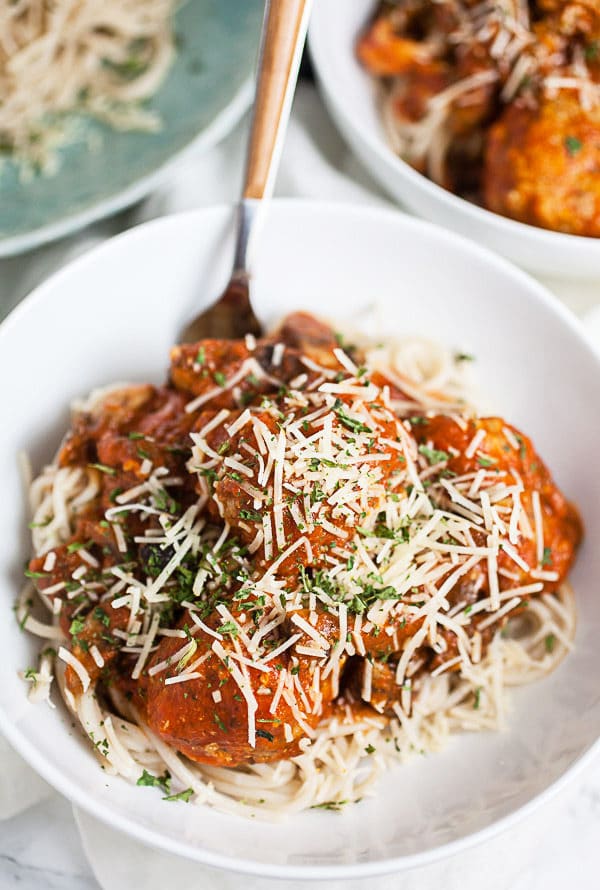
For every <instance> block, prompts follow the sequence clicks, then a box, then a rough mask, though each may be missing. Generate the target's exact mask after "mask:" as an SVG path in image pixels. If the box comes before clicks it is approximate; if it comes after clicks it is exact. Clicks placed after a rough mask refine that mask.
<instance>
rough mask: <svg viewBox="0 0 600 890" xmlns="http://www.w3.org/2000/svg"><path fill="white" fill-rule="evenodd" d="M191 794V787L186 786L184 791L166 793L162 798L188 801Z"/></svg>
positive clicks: (192, 790) (192, 791)
mask: <svg viewBox="0 0 600 890" xmlns="http://www.w3.org/2000/svg"><path fill="white" fill-rule="evenodd" d="M193 794H194V789H193V788H186V789H185V791H180V792H179V794H168V795H167V796H166V797H163V800H182V801H183V802H184V803H189V802H190V798H191V797H192V796H193Z"/></svg>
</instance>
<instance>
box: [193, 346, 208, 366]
mask: <svg viewBox="0 0 600 890" xmlns="http://www.w3.org/2000/svg"><path fill="white" fill-rule="evenodd" d="M205 361H206V351H205V349H204V346H201V347H200V349H199V350H198V352H197V353H196V358H195V359H194V362H195V363H196V364H197V365H200V367H202V365H203V364H204V362H205Z"/></svg>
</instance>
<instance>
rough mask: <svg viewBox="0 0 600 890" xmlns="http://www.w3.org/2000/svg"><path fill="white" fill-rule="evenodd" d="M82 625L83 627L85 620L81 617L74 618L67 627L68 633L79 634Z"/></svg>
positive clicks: (82, 627)
mask: <svg viewBox="0 0 600 890" xmlns="http://www.w3.org/2000/svg"><path fill="white" fill-rule="evenodd" d="M84 627H85V621H83V619H81V618H74V619H73V621H71V626H70V627H69V633H70V634H71V636H75V634H80V633H81V631H82V630H83V629H84Z"/></svg>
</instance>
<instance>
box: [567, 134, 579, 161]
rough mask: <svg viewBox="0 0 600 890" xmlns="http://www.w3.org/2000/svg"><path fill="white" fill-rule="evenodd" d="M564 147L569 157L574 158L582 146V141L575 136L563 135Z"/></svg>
mask: <svg viewBox="0 0 600 890" xmlns="http://www.w3.org/2000/svg"><path fill="white" fill-rule="evenodd" d="M565 148H566V149H567V154H568V155H569V157H571V158H574V157H575V156H576V155H578V154H579V152H580V151H581V149H582V148H583V142H582V141H581V139H578V138H577V137H576V136H565Z"/></svg>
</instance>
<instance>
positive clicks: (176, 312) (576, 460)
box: [0, 202, 600, 879]
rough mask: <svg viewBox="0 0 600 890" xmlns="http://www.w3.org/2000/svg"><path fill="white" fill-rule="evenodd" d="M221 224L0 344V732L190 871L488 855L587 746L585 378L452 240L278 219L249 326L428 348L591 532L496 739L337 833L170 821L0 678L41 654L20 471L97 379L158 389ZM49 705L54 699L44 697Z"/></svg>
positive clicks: (92, 256) (93, 278) (595, 731)
mask: <svg viewBox="0 0 600 890" xmlns="http://www.w3.org/2000/svg"><path fill="white" fill-rule="evenodd" d="M231 252H232V243H231V211H230V209H228V208H223V207H221V208H214V209H210V210H204V211H198V212H194V213H189V214H185V215H181V216H174V217H170V218H166V219H162V220H159V221H156V222H152V223H150V224H148V225H145V226H141V227H139V228H137V229H133V230H131V231H129V232H127V233H126V234H124V235H121V236H120V237H118V238H115V239H113V240H111V241H109V242H107V243H106V244H104V245H102V246H101V247H99V248H98V249H96V250H94V251H92V252H91V253H89V254H88V255H86V256H84V257H83V258H80V259H78V260H77V261H76V262H75V263H73V264H72V265H71V266H69V267H68V268H66V269H64V270H63V271H61V272H59V273H58V274H57V275H55V276H54V277H53V278H51V279H50V280H49V281H48V282H46V284H44V285H43V286H42V287H40V288H39V289H38V290H37V291H36V292H35V294H33V295H32V296H31V297H29V298H28V299H27V300H25V302H24V303H23V304H22V305H21V306H19V307H18V308H17V309H16V310H15V311H14V312H13V314H12V315H11V316H10V317H9V318H8V320H7V321H6V322H5V323H4V324H3V325H2V327H1V328H0V404H1V405H2V412H3V417H4V419H5V420H4V424H3V433H2V436H1V437H0V478H1V479H2V492H3V493H2V499H3V503H4V508H3V510H2V511H1V512H0V542H1V544H0V651H2V657H3V664H4V668H3V680H2V684H1V685H0V727H1V728H2V730H3V731H4V733H5V734H6V735H7V737H8V739H9V741H11V742H12V744H13V745H14V746H15V748H16V749H17V750H18V751H19V752H20V753H21V754H22V755H23V757H25V758H26V760H28V761H29V763H30V764H31V765H32V766H33V767H34V768H35V769H36V770H37V771H38V772H39V773H41V774H42V775H43V776H44V777H45V778H46V779H47V780H48V781H49V782H50V783H51V784H52V785H54V786H55V787H56V788H57V789H58V790H59V791H61V792H62V793H63V794H65V795H66V796H67V797H69V798H70V799H71V800H73V801H75V802H76V803H77V805H78V806H80V807H83V808H84V809H86V810H87V811H89V812H90V813H91V814H93V815H95V816H97V817H99V818H100V819H102V820H104V821H106V822H107V823H108V824H109V825H112V826H113V827H115V828H117V829H118V830H120V831H123V832H125V833H128V834H130V835H132V836H134V837H136V838H137V839H139V840H141V841H143V842H145V843H147V844H150V845H155V846H157V847H161V848H163V849H165V850H168V851H171V852H173V853H178V854H182V855H184V856H188V857H190V858H192V859H196V860H199V861H201V862H203V863H206V864H209V865H215V866H223V867H226V868H229V869H237V870H239V871H246V872H251V873H254V874H257V875H262V876H271V877H272V876H278V877H283V878H311V879H316V878H329V879H332V878H334V877H336V878H345V877H365V876H367V875H373V874H380V873H385V872H390V871H393V870H395V869H402V868H407V867H409V866H412V865H417V864H424V863H427V862H430V861H432V860H434V859H436V858H438V857H440V856H442V855H444V854H448V853H450V852H453V851H456V850H458V849H462V848H464V847H465V846H468V845H469V844H472V843H474V842H475V841H476V840H482V839H483V838H486V837H489V836H490V834H492V833H493V832H495V831H497V830H499V829H500V828H501V827H502V826H506V825H508V824H509V823H512V822H514V821H515V819H516V818H517V817H519V816H521V815H523V814H524V813H525V812H527V811H528V810H529V809H531V807H532V806H533V805H534V804H535V803H539V802H540V801H541V800H542V799H544V797H547V796H548V794H549V793H550V791H551V790H552V789H556V788H557V787H558V786H559V785H560V784H561V783H562V782H563V781H564V780H565V778H566V777H567V775H570V774H572V773H573V772H574V770H575V767H576V765H577V764H581V763H582V762H583V761H585V760H586V759H587V758H588V757H589V756H591V750H592V748H593V747H594V746H595V745H596V740H597V739H598V736H599V735H600V685H599V684H598V676H599V675H600V647H599V646H598V638H599V635H600V597H598V579H600V548H598V547H597V546H595V541H597V540H598V539H599V538H600V490H599V486H600V483H599V481H598V480H599V476H598V473H597V472H596V470H595V464H596V455H597V453H598V448H599V447H600V418H599V416H598V412H597V410H596V407H597V405H598V404H599V402H600V368H599V363H598V360H597V358H596V357H595V355H594V354H593V352H592V351H591V349H590V347H589V346H588V345H587V344H586V342H585V340H584V339H583V337H582V335H581V332H580V330H579V327H578V324H577V322H575V321H574V320H573V319H572V318H571V316H570V315H569V314H568V313H567V312H566V311H565V310H563V309H562V308H561V307H560V306H559V305H557V303H556V301H554V300H552V299H551V298H550V297H549V295H548V294H547V293H546V291H545V290H544V289H543V288H542V287H541V286H540V285H538V284H537V283H535V282H534V281H532V280H531V279H530V278H528V277H527V276H526V275H525V274H524V273H522V272H519V271H518V270H516V269H514V268H512V267H511V266H510V265H509V264H508V263H506V262H505V261H504V260H501V259H498V258H496V257H495V256H494V255H492V254H490V253H488V252H487V251H486V250H484V249H483V248H480V247H478V246H477V245H474V244H472V243H470V242H468V241H465V240H463V239H461V238H459V237H458V236H456V235H453V234H450V233H448V232H445V231H444V230H442V229H438V228H435V227H433V226H431V225H429V224H427V223H422V222H418V221H416V220H414V219H411V218H409V217H405V216H402V215H401V214H398V213H394V212H390V211H380V210H368V209H367V210H365V209H354V208H352V207H348V206H340V205H339V204H337V205H319V204H312V203H309V202H297V203H295V202H275V204H274V206H273V207H272V208H271V211H270V214H269V217H268V220H267V223H266V227H265V230H264V234H263V239H262V241H261V243H260V247H259V251H258V256H257V260H256V269H257V275H256V282H255V284H256V306H257V309H258V312H259V314H260V315H261V316H262V317H263V318H264V319H265V320H267V321H273V320H275V319H276V318H277V317H279V316H281V315H282V314H283V313H285V312H286V311H288V310H291V309H294V308H299V307H302V308H305V309H308V310H309V311H311V310H312V311H315V312H317V313H321V314H326V315H328V316H330V317H331V318H336V317H337V318H340V319H344V321H346V322H348V321H350V320H351V319H352V316H354V315H355V314H356V313H357V312H358V311H359V310H360V309H364V308H365V307H367V306H369V305H370V304H372V303H373V301H375V300H377V301H379V302H381V304H382V305H383V306H384V307H385V314H384V317H385V331H384V332H385V333H386V334H388V335H393V334H403V333H415V334H426V335H427V336H429V337H432V338H437V339H439V340H441V341H444V342H446V343H449V344H452V345H453V346H455V347H456V348H457V349H460V350H461V351H462V350H466V351H468V352H470V353H474V354H475V355H476V356H477V362H476V368H477V371H478V374H479V377H480V381H481V384H482V385H483V388H484V389H485V391H486V393H487V394H488V395H489V399H490V403H491V404H492V405H494V407H495V410H497V411H498V412H500V413H502V414H504V415H505V416H506V417H508V418H510V419H511V421H513V422H514V423H516V424H517V425H520V426H522V427H523V428H525V429H526V430H527V431H528V432H529V433H530V434H531V435H532V436H533V438H534V440H535V442H536V443H537V444H538V446H539V448H540V450H541V453H542V455H543V456H544V458H545V459H546V460H547V461H548V462H549V464H550V466H551V467H552V468H553V470H554V472H555V474H556V477H557V479H558V482H559V483H560V484H561V485H562V486H563V487H564V489H565V491H566V492H568V494H569V496H571V497H572V498H573V499H575V500H576V501H577V503H578V504H579V506H580V508H581V510H582V513H583V517H584V521H585V523H586V527H587V540H586V543H585V545H584V547H583V551H582V553H581V554H580V557H579V560H578V563H577V567H576V570H575V572H574V575H573V582H574V584H575V587H576V590H577V597H578V602H579V610H580V622H579V629H578V633H577V646H576V649H575V651H574V652H573V653H572V654H571V655H570V656H569V657H568V658H567V659H566V660H565V661H564V662H563V664H562V665H561V666H560V667H559V669H558V670H557V671H556V672H555V673H554V674H553V675H552V676H550V677H549V678H548V679H546V680H544V681H542V682H539V683H537V684H535V685H532V686H529V687H527V688H522V689H519V690H517V691H515V694H514V711H513V713H512V716H511V721H510V730H509V731H508V732H506V733H500V734H486V735H484V734H482V735H465V736H461V737H456V738H455V739H454V740H453V741H452V742H451V744H450V746H449V747H448V748H447V749H446V750H445V751H443V752H442V753H440V754H437V755H432V756H430V757H427V758H417V759H415V760H413V761H412V762H410V763H409V764H407V765H406V766H401V767H398V768H397V769H394V770H393V771H390V772H389V774H388V775H387V776H386V778H385V780H384V781H382V782H381V783H380V785H379V787H378V789H377V794H376V796H375V797H373V798H372V799H369V800H365V801H363V802H362V803H361V804H359V805H356V806H353V807H351V808H350V809H349V810H348V811H347V812H345V813H344V814H343V815H342V816H337V815H336V814H332V813H328V812H323V811H320V810H315V811H310V812H307V813H304V814H302V815H299V816H297V817H294V818H293V819H291V821H288V822H286V823H283V824H280V825H274V826H269V827H268V828H267V827H265V824H264V823H256V822H252V821H244V820H241V819H239V818H237V817H232V816H225V815H222V814H219V813H215V812H214V811H212V810H208V809H205V808H201V807H198V808H196V807H193V806H192V805H188V806H186V805H184V804H177V805H174V804H166V803H164V802H163V801H162V800H161V799H160V795H157V794H155V793H153V792H152V791H151V790H148V789H144V788H137V787H133V786H131V785H129V784H128V783H127V782H126V781H125V780H123V779H119V778H113V777H110V776H107V775H106V774H105V773H103V772H102V771H101V770H100V769H99V767H98V765H97V762H96V761H95V759H94V757H93V755H92V752H91V750H90V745H89V743H88V742H87V741H86V740H85V739H83V738H82V737H81V735H80V733H79V731H78V730H77V729H76V728H74V727H73V725H72V722H71V720H70V718H69V717H68V716H67V714H66V712H65V711H64V709H63V708H62V707H60V706H59V707H58V708H57V709H56V710H51V709H50V708H48V707H46V706H45V705H32V704H30V703H29V702H28V701H27V699H26V689H25V684H24V683H23V682H22V681H21V680H20V679H19V678H18V676H17V671H18V670H20V669H23V668H26V667H27V666H28V665H30V664H33V663H35V662H34V659H35V653H36V651H37V643H36V642H35V641H34V640H33V639H31V638H30V637H29V636H28V635H27V634H23V633H20V632H19V629H18V627H17V625H16V622H15V619H14V615H13V612H12V605H13V602H14V597H15V594H16V591H17V588H18V586H19V583H20V578H21V570H22V566H23V562H24V560H25V559H26V557H27V554H28V552H29V544H28V533H27V529H26V527H25V515H24V514H25V510H24V505H23V498H22V493H21V488H20V485H19V479H18V473H17V452H18V451H19V450H21V449H26V450H27V451H28V452H29V453H30V455H31V457H32V459H33V461H34V465H35V466H36V467H39V466H40V464H41V462H42V461H43V460H47V459H49V458H50V457H51V455H52V454H53V452H54V450H55V448H56V447H57V444H58V442H59V440H60V437H61V434H62V432H63V431H64V429H65V427H66V424H67V418H68V411H67V406H68V404H69V402H70V401H71V400H72V399H73V398H74V397H75V396H79V395H82V394H84V393H86V392H87V391H88V390H90V389H91V388H93V387H94V386H97V385H99V384H103V383H107V382H109V381H114V380H123V379H131V380H140V381H142V380H153V381H160V380H162V379H164V374H165V371H166V367H167V357H168V351H169V347H170V345H171V344H172V342H173V341H174V339H175V338H176V336H177V331H178V330H179V329H180V327H181V326H182V324H183V323H184V321H185V320H186V319H189V318H190V317H191V316H192V315H193V314H195V313H196V312H197V311H198V310H199V309H200V308H201V307H202V306H203V305H204V303H205V301H207V300H209V299H211V298H212V297H213V296H214V295H215V294H217V293H219V290H220V288H222V287H223V285H224V283H225V280H226V278H227V273H228V271H229V262H230V257H231ZM55 697H56V694H55Z"/></svg>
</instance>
